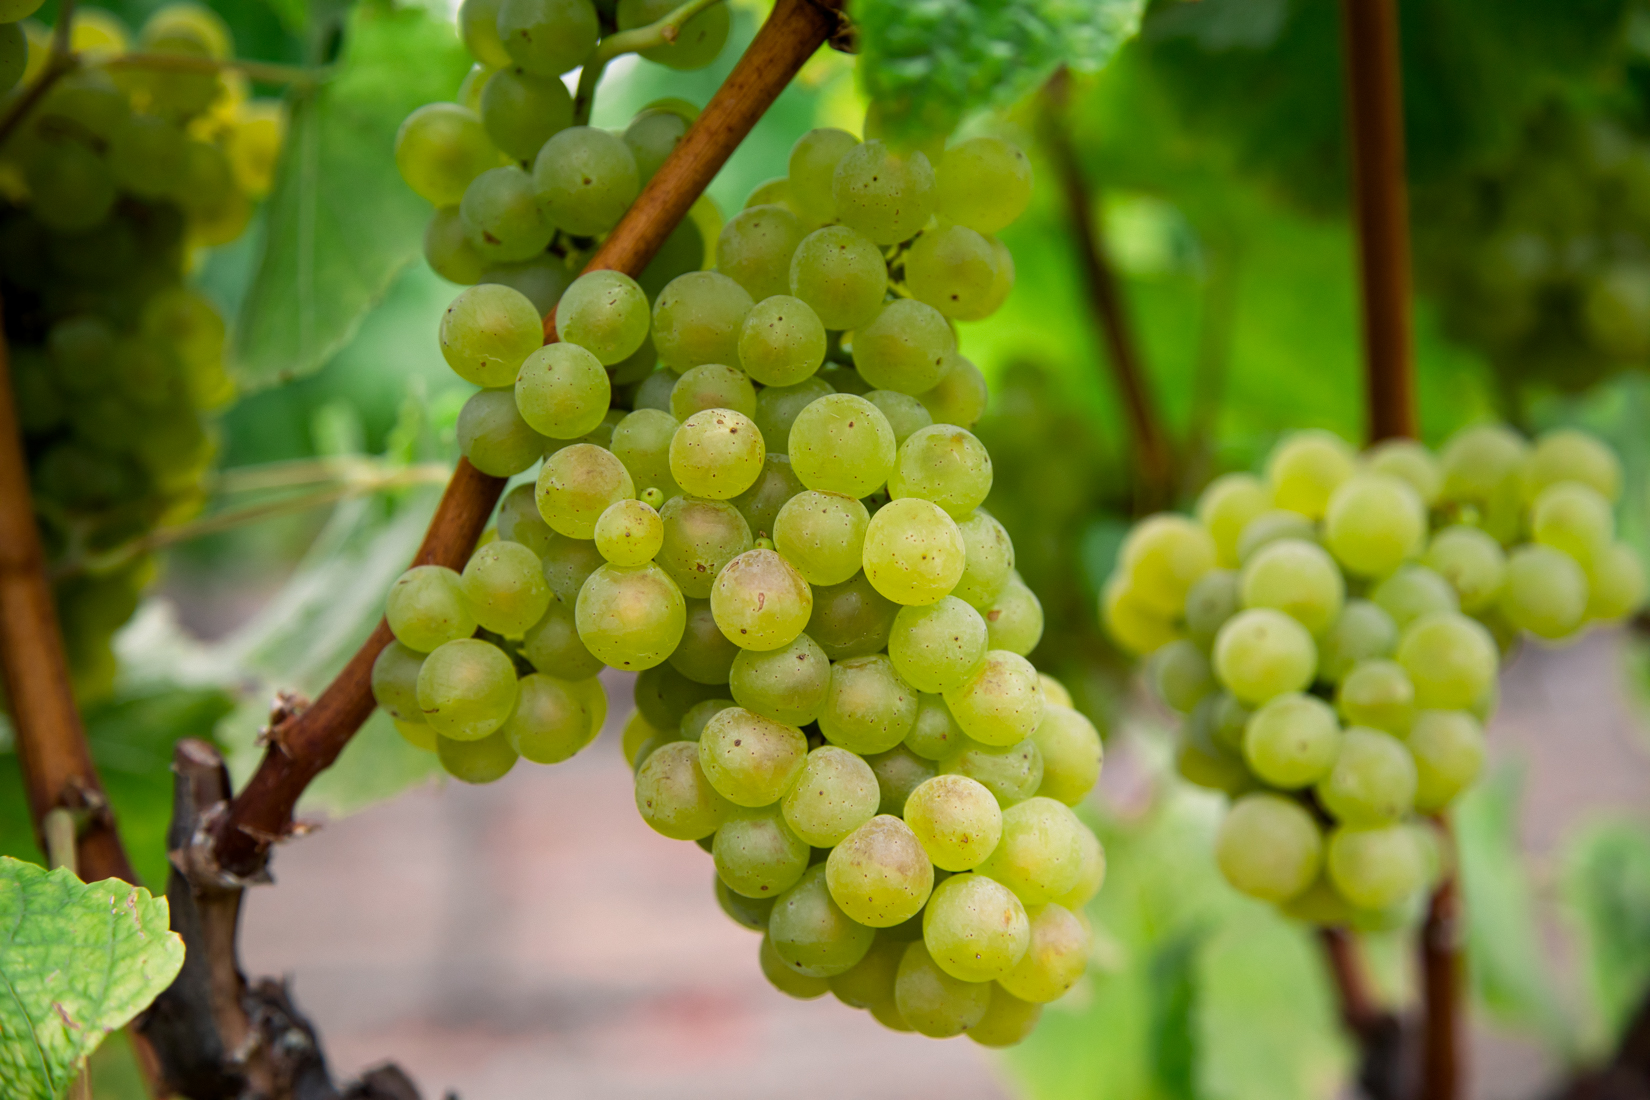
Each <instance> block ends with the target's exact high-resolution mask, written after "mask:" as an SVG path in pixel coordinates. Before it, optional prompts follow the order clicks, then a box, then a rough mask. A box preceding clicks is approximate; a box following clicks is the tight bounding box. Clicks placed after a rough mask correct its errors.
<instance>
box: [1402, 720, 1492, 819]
mask: <svg viewBox="0 0 1650 1100" xmlns="http://www.w3.org/2000/svg"><path fill="white" fill-rule="evenodd" d="M1404 744H1405V745H1406V746H1407V747H1408V748H1409V752H1410V755H1411V756H1412V757H1413V758H1414V760H1415V772H1416V784H1415V808H1416V810H1418V811H1420V812H1421V813H1436V812H1437V811H1439V810H1442V809H1443V808H1444V807H1446V806H1448V805H1449V804H1450V803H1451V802H1453V801H1455V797H1456V795H1458V794H1460V793H1461V792H1462V791H1464V790H1466V788H1467V787H1468V786H1469V785H1470V784H1471V783H1472V781H1473V780H1474V779H1476V778H1477V777H1478V772H1479V769H1480V768H1482V767H1483V765H1484V727H1483V726H1482V725H1481V724H1480V723H1479V721H1478V719H1476V718H1474V717H1473V716H1472V715H1470V714H1468V713H1466V712H1465V711H1459V710H1424V711H1422V712H1421V713H1420V714H1418V715H1416V716H1415V724H1414V725H1413V726H1411V727H1410V731H1409V736H1408V737H1407V738H1405V739H1404Z"/></svg>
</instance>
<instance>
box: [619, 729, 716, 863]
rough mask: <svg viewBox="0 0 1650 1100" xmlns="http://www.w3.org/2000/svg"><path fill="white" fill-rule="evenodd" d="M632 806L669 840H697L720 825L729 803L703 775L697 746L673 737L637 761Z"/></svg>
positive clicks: (650, 825) (652, 827)
mask: <svg viewBox="0 0 1650 1100" xmlns="http://www.w3.org/2000/svg"><path fill="white" fill-rule="evenodd" d="M639 758H640V757H639ZM636 809H637V810H638V811H639V812H640V813H641V815H642V820H643V821H645V822H647V824H648V826H649V827H650V828H651V829H652V830H653V831H654V832H656V833H659V834H661V835H663V836H667V837H670V838H671V839H672V840H698V839H699V838H701V837H707V836H710V835H711V834H712V833H714V832H716V831H717V829H718V828H720V827H721V825H722V823H723V822H724V821H726V820H727V819H728V817H729V816H730V815H731V814H732V813H733V804H732V803H731V802H729V801H728V800H727V799H725V798H723V797H722V796H721V795H720V794H718V793H717V791H716V788H715V787H713V786H711V783H710V780H709V779H707V778H705V773H704V770H703V769H702V768H701V767H700V766H699V746H698V745H696V744H694V743H693V742H691V741H673V742H670V743H668V744H664V745H661V746H659V747H658V748H657V749H655V750H654V751H653V752H651V753H649V754H648V755H647V757H646V758H645V759H641V762H640V763H639V764H638V765H637V768H636Z"/></svg>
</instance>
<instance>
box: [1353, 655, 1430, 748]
mask: <svg viewBox="0 0 1650 1100" xmlns="http://www.w3.org/2000/svg"><path fill="white" fill-rule="evenodd" d="M1335 709H1337V710H1338V711H1340V713H1341V717H1343V718H1345V719H1346V721H1347V724H1348V725H1353V726H1371V727H1373V728H1375V729H1378V730H1384V731H1385V732H1387V733H1390V734H1393V735H1394V736H1397V737H1403V736H1405V735H1406V734H1408V733H1409V727H1410V724H1411V723H1413V722H1414V721H1415V685H1414V684H1411V683H1410V682H1409V676H1408V674H1406V673H1405V672H1404V670H1403V668H1402V667H1401V666H1400V665H1399V664H1398V662H1396V661H1388V660H1385V659H1382V658H1370V659H1367V660H1363V661H1359V662H1358V663H1357V664H1355V665H1353V666H1352V668H1351V669H1350V670H1348V672H1347V673H1346V675H1345V676H1344V677H1343V678H1342V679H1341V682H1340V684H1339V685H1338V686H1337V687H1336V689H1335Z"/></svg>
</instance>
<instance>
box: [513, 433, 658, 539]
mask: <svg viewBox="0 0 1650 1100" xmlns="http://www.w3.org/2000/svg"><path fill="white" fill-rule="evenodd" d="M635 495H636V485H635V482H633V481H632V480H631V478H630V471H628V470H626V469H625V468H624V463H622V462H620V461H619V460H618V459H617V458H616V457H614V455H613V453H612V452H611V451H606V450H603V449H602V448H600V447H597V446H595V445H594V444H590V443H575V444H573V445H572V446H569V447H563V448H562V449H561V450H559V451H557V452H556V453H555V454H553V455H551V456H550V457H549V458H547V459H545V460H544V465H543V466H541V467H540V468H539V476H538V484H537V486H536V488H535V490H534V500H535V501H536V502H537V504H538V509H539V515H541V516H542V517H544V522H545V523H547V524H549V525H550V529H551V530H553V531H555V532H556V533H557V534H561V535H566V536H567V537H569V538H575V539H589V538H594V537H595V534H596V521H597V520H598V519H600V518H601V514H602V513H603V512H605V511H606V510H607V509H608V506H609V505H611V504H613V503H614V502H615V501H620V500H629V499H631V498H632V497H634V496H635Z"/></svg>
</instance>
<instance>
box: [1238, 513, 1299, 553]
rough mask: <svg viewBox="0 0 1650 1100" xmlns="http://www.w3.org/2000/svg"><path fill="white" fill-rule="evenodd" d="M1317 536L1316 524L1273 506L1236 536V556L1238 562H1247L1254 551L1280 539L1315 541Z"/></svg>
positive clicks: (1297, 514)
mask: <svg viewBox="0 0 1650 1100" xmlns="http://www.w3.org/2000/svg"><path fill="white" fill-rule="evenodd" d="M1317 538H1318V529H1317V526H1316V525H1315V524H1314V523H1313V522H1312V521H1311V520H1309V519H1307V518H1306V517H1305V516H1303V515H1301V514H1300V513H1299V512H1291V511H1289V510H1288V509H1285V508H1274V509H1272V510H1270V511H1266V512H1262V513H1261V514H1260V515H1258V516H1256V517H1255V518H1254V519H1253V520H1251V521H1250V522H1249V525H1248V526H1247V527H1245V528H1244V529H1243V534H1241V535H1240V536H1238V543H1237V556H1238V564H1240V565H1241V564H1243V563H1245V562H1247V561H1248V560H1249V559H1250V558H1251V557H1253V556H1254V555H1255V554H1256V552H1258V551H1259V550H1260V549H1261V548H1263V547H1265V546H1269V545H1271V544H1272V543H1274V542H1277V541H1279V540H1280V539H1300V540H1302V541H1305V542H1315V541H1317Z"/></svg>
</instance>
